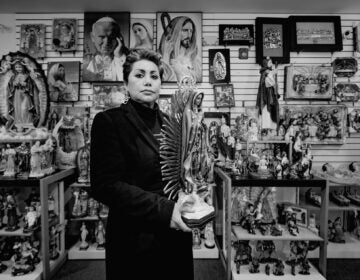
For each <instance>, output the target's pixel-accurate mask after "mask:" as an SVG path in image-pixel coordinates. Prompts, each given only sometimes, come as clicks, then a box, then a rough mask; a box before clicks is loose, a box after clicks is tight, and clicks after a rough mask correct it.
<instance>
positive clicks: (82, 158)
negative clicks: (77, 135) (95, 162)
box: [77, 143, 90, 183]
mask: <svg viewBox="0 0 360 280" xmlns="http://www.w3.org/2000/svg"><path fill="white" fill-rule="evenodd" d="M77 166H78V171H79V177H78V179H77V181H78V182H79V183H89V182H90V148H89V144H88V143H87V144H86V145H85V146H84V147H82V148H80V150H79V151H78V154H77Z"/></svg>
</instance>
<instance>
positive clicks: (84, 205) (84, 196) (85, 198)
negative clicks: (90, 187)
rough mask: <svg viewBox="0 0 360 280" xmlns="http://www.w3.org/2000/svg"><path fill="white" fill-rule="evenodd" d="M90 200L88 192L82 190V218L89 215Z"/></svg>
mask: <svg viewBox="0 0 360 280" xmlns="http://www.w3.org/2000/svg"><path fill="white" fill-rule="evenodd" d="M88 199H89V195H88V192H87V191H86V190H84V189H82V190H81V191H80V205H81V213H80V216H81V217H85V216H86V215H87V207H88Z"/></svg>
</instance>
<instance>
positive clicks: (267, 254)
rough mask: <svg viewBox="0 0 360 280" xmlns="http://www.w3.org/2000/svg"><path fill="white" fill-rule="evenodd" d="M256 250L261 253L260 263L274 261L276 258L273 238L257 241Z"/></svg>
mask: <svg viewBox="0 0 360 280" xmlns="http://www.w3.org/2000/svg"><path fill="white" fill-rule="evenodd" d="M256 251H257V252H258V253H259V262H260V263H273V262H274V261H275V260H276V258H273V257H272V254H273V253H274V252H275V243H274V242H273V241H272V240H259V241H258V242H257V243H256Z"/></svg>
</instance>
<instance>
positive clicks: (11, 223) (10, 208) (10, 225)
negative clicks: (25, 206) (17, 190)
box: [5, 194, 19, 231]
mask: <svg viewBox="0 0 360 280" xmlns="http://www.w3.org/2000/svg"><path fill="white" fill-rule="evenodd" d="M5 210H6V213H7V225H6V228H5V231H15V230H17V229H18V228H19V225H18V223H19V219H18V215H17V206H16V202H15V198H14V196H13V195H11V194H9V195H7V197H6V202H5Z"/></svg>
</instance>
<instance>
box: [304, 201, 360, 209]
mask: <svg viewBox="0 0 360 280" xmlns="http://www.w3.org/2000/svg"><path fill="white" fill-rule="evenodd" d="M299 206H300V207H303V208H306V209H308V210H310V211H320V207H317V206H314V205H311V204H308V203H306V202H301V203H300V205H299ZM328 210H329V211H355V210H357V211H360V206H356V205H354V204H351V203H350V205H349V206H339V205H337V204H336V203H334V202H332V201H329V208H328Z"/></svg>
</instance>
